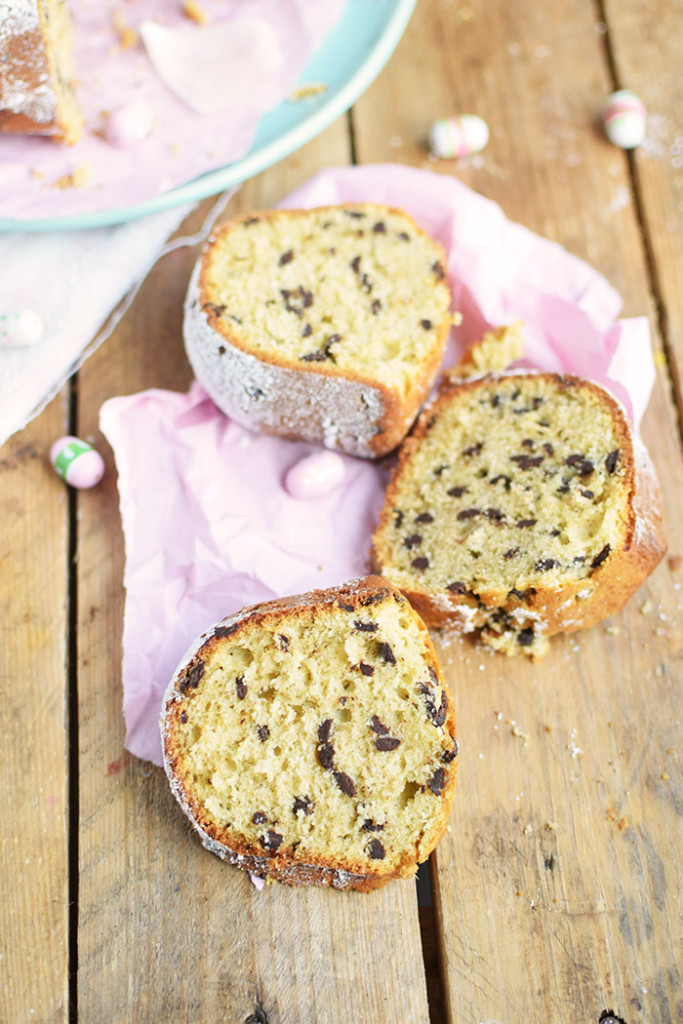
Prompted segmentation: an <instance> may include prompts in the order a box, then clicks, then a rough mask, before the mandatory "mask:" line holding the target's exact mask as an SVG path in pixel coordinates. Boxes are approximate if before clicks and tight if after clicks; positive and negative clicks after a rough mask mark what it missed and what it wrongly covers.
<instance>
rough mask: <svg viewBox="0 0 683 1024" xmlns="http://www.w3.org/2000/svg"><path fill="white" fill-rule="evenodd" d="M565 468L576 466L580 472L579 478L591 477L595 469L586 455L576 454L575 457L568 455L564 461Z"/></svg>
mask: <svg viewBox="0 0 683 1024" xmlns="http://www.w3.org/2000/svg"><path fill="white" fill-rule="evenodd" d="M564 464H565V466H574V467H575V468H576V469H578V471H579V476H590V474H591V473H592V472H593V470H594V469H595V466H594V465H593V463H592V462H591V460H590V459H587V458H586V456H585V455H581V454H579V453H576V454H574V455H568V456H567V458H566V459H565V460H564Z"/></svg>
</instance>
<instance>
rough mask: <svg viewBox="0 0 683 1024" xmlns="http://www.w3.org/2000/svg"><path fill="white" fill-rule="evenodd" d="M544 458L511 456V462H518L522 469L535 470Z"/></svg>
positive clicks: (542, 456) (541, 456)
mask: <svg viewBox="0 0 683 1024" xmlns="http://www.w3.org/2000/svg"><path fill="white" fill-rule="evenodd" d="M544 458H545V456H544V455H511V456H510V461H511V462H516V463H517V465H518V466H519V468H520V469H535V468H536V466H540V465H541V463H542V462H543V460H544Z"/></svg>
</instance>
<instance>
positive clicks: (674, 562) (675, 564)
mask: <svg viewBox="0 0 683 1024" xmlns="http://www.w3.org/2000/svg"><path fill="white" fill-rule="evenodd" d="M666 561H667V565H668V566H669V569H670V570H671V572H677V571H678V570H679V569H680V567H681V566H682V565H683V555H669V557H668V558H667V560H666Z"/></svg>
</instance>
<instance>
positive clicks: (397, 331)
mask: <svg viewBox="0 0 683 1024" xmlns="http://www.w3.org/2000/svg"><path fill="white" fill-rule="evenodd" d="M450 302H451V294H450V289H449V287H448V284H447V280H446V261H445V256H444V252H443V250H442V248H441V246H440V245H439V244H438V243H437V242H435V241H433V240H432V239H431V238H429V237H428V236H427V235H426V234H425V233H424V232H423V231H421V230H420V229H419V228H418V227H417V225H416V224H415V223H414V221H413V220H412V219H411V218H410V217H409V216H408V215H407V214H405V213H403V212H401V211H400V210H395V209H389V208H387V207H385V206H378V205H375V204H365V203H361V204H355V205H348V206H339V207H323V208H318V209H312V210H275V211H267V212H262V213H257V214H250V215H249V216H246V217H242V218H241V219H240V220H237V221H234V222H232V223H230V224H227V225H225V226H223V227H222V228H220V229H219V230H218V231H217V232H216V234H215V237H213V238H212V239H210V241H209V243H208V245H207V246H206V248H205V250H204V252H203V254H202V256H201V258H200V260H199V261H198V263H197V266H196V268H195V272H194V275H193V278H192V281H191V282H190V286H189V290H188V295H187V300H186V304H185V324H184V335H185V346H186V349H187V353H188V357H189V360H190V362H191V364H192V367H193V369H194V372H195V374H196V376H197V379H198V380H199V382H200V383H201V384H202V385H203V386H204V387H205V388H206V390H207V391H208V392H209V394H210V395H211V397H212V398H213V400H214V401H215V402H216V404H217V405H218V406H219V408H221V409H222V410H223V411H224V412H225V413H227V415H228V416H231V417H232V418H233V419H235V420H237V421H238V422H239V423H241V424H243V425H244V426H246V427H250V428H252V429H253V430H258V431H263V432H265V433H271V434H279V435H281V436H284V437H289V438H301V439H304V440H307V441H314V442H317V443H320V444H323V445H325V446H326V447H328V448H336V449H339V450H340V451H344V452H348V453H349V454H351V455H360V456H363V457H368V458H375V457H378V456H381V455H384V454H386V453H387V452H389V451H391V450H392V449H393V448H395V447H396V446H397V445H398V444H399V443H400V441H401V440H402V439H403V438H404V437H405V435H406V433H407V431H408V429H409V427H410V426H411V425H412V423H413V421H414V419H415V417H416V416H417V414H418V412H419V409H420V406H421V405H422V403H423V401H424V400H425V398H426V397H427V394H428V392H429V389H430V387H431V386H432V384H433V382H434V380H435V379H436V376H437V373H438V371H439V367H440V364H441V359H442V356H443V352H444V348H445V345H446V340H447V337H448V333H449V330H450V326H451V323H452V322H453V317H452V316H451V314H450V313H449V307H450Z"/></svg>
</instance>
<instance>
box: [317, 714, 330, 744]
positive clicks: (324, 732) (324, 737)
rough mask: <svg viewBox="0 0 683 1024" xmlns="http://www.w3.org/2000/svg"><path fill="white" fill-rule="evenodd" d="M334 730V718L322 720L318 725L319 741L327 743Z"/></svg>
mask: <svg viewBox="0 0 683 1024" xmlns="http://www.w3.org/2000/svg"><path fill="white" fill-rule="evenodd" d="M331 732H332V719H331V718H326V719H325V721H324V722H321V723H320V725H319V726H318V742H319V743H327V741H328V740H329V738H330V733H331Z"/></svg>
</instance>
